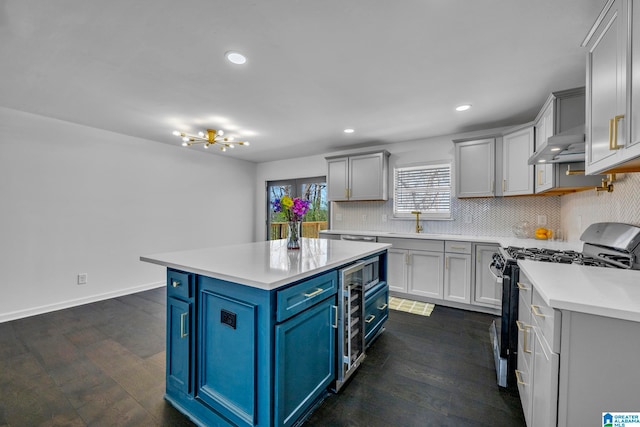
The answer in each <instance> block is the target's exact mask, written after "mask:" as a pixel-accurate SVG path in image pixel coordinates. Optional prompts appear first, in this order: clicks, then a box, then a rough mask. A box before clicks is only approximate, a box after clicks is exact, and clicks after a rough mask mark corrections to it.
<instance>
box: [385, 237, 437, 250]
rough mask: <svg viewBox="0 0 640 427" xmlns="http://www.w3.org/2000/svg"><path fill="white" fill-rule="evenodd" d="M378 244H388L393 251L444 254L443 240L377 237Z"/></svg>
mask: <svg viewBox="0 0 640 427" xmlns="http://www.w3.org/2000/svg"><path fill="white" fill-rule="evenodd" d="M378 242H379V243H390V244H391V245H393V249H411V250H417V251H432V252H444V240H427V239H403V238H395V237H378Z"/></svg>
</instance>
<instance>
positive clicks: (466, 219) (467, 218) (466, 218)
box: [464, 214, 473, 224]
mask: <svg viewBox="0 0 640 427" xmlns="http://www.w3.org/2000/svg"><path fill="white" fill-rule="evenodd" d="M472 222H473V217H472V216H471V215H469V214H467V215H465V216H464V223H465V224H471V223H472Z"/></svg>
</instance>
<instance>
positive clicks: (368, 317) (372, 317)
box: [364, 314, 376, 323]
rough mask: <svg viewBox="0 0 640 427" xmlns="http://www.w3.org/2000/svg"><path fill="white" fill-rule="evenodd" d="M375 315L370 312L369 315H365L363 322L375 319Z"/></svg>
mask: <svg viewBox="0 0 640 427" xmlns="http://www.w3.org/2000/svg"><path fill="white" fill-rule="evenodd" d="M375 318H376V316H374V315H373V314H370V315H369V316H367V318H366V319H364V321H365V323H371V322H373V319H375Z"/></svg>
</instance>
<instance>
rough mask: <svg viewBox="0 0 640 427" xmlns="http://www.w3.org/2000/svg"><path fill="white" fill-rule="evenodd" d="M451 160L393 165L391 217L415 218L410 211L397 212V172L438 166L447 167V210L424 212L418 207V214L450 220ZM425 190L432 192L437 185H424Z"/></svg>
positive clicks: (423, 216) (437, 167)
mask: <svg viewBox="0 0 640 427" xmlns="http://www.w3.org/2000/svg"><path fill="white" fill-rule="evenodd" d="M452 163H453V162H452V161H451V160H441V161H433V162H423V163H412V164H404V165H402V164H401V165H395V166H394V168H393V177H392V183H393V218H394V219H415V215H414V214H411V213H410V212H398V208H397V200H398V185H397V176H398V172H403V171H407V170H417V169H423V170H433V169H440V168H445V167H446V168H448V170H449V171H448V172H449V185H448V186H447V187H446V188H447V191H448V192H449V197H448V210H447V212H426V211H422V209H419V210H420V211H421V212H422V213H421V214H420V218H421V219H425V220H451V219H452V216H453V212H452V209H453V207H452V205H453V202H452V200H453V164H452ZM424 188H426V189H427V191H429V192H432V191H434V190H435V188H437V187H424ZM412 209H413V208H412Z"/></svg>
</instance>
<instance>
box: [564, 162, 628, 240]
mask: <svg viewBox="0 0 640 427" xmlns="http://www.w3.org/2000/svg"><path fill="white" fill-rule="evenodd" d="M616 179H617V181H616V182H614V184H613V187H614V188H613V192H612V193H606V192H603V193H597V194H596V192H595V191H594V190H592V191H582V192H580V193H575V194H569V195H566V196H562V197H561V205H560V212H561V222H562V227H563V228H564V230H565V233H566V235H567V237H568V239H569V240H578V239H579V238H580V235H581V234H582V232H583V231H584V229H585V228H586V227H587V226H588V225H589V224H593V223H594V222H624V223H627V224H633V225H637V226H640V174H639V173H629V174H618V175H617V176H616Z"/></svg>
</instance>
